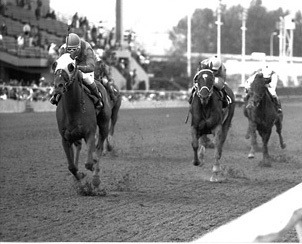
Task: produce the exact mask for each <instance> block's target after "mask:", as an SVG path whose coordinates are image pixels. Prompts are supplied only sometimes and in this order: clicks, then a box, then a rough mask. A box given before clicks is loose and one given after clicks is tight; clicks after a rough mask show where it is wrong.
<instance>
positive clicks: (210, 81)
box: [194, 69, 215, 105]
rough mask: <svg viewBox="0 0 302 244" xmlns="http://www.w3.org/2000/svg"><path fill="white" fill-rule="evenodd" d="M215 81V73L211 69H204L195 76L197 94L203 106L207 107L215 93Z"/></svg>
mask: <svg viewBox="0 0 302 244" xmlns="http://www.w3.org/2000/svg"><path fill="white" fill-rule="evenodd" d="M214 79H215V77H214V74H213V71H212V70H210V69H202V70H200V71H198V73H197V74H196V75H195V77H194V82H195V86H196V94H197V96H198V97H199V99H200V102H201V104H205V105H206V104H207V103H208V101H209V99H210V97H211V95H212V93H213V85H214Z"/></svg>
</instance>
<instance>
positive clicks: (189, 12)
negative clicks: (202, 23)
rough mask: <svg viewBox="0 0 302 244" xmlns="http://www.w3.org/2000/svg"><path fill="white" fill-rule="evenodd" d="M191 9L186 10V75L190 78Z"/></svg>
mask: <svg viewBox="0 0 302 244" xmlns="http://www.w3.org/2000/svg"><path fill="white" fill-rule="evenodd" d="M191 17H192V12H191V10H189V11H188V31H187V75H188V77H189V78H191Z"/></svg>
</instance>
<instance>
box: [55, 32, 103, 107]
mask: <svg viewBox="0 0 302 244" xmlns="http://www.w3.org/2000/svg"><path fill="white" fill-rule="evenodd" d="M66 52H67V53H70V54H71V55H72V56H73V57H74V58H75V59H76V63H77V67H78V70H79V71H80V73H81V74H82V76H83V81H84V83H85V85H86V86H87V87H88V88H89V90H90V91H91V93H92V94H93V95H95V96H96V97H97V98H98V100H97V102H96V104H95V105H96V108H98V109H100V108H102V107H103V103H102V95H101V93H100V92H99V91H98V88H97V86H96V84H95V82H94V66H95V60H96V58H95V54H94V51H93V49H92V47H91V46H90V44H89V43H88V42H86V41H84V40H81V39H80V37H79V36H78V35H77V34H75V33H70V34H69V35H68V37H67V38H66V44H63V45H62V46H61V47H60V49H59V56H61V55H62V54H64V53H66ZM50 103H52V104H58V98H57V94H53V96H52V97H51V98H50Z"/></svg>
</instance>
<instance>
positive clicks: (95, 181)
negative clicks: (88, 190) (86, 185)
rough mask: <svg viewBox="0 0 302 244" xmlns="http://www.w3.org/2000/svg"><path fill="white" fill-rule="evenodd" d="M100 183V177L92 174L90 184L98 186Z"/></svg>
mask: <svg viewBox="0 0 302 244" xmlns="http://www.w3.org/2000/svg"><path fill="white" fill-rule="evenodd" d="M100 184H101V180H100V177H99V176H97V175H95V176H93V178H92V185H93V186H94V187H98V186H99V185H100Z"/></svg>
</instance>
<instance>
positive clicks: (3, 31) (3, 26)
mask: <svg viewBox="0 0 302 244" xmlns="http://www.w3.org/2000/svg"><path fill="white" fill-rule="evenodd" d="M0 34H1V35H2V36H7V26H6V23H5V21H4V20H3V21H2V24H1V28H0Z"/></svg>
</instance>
